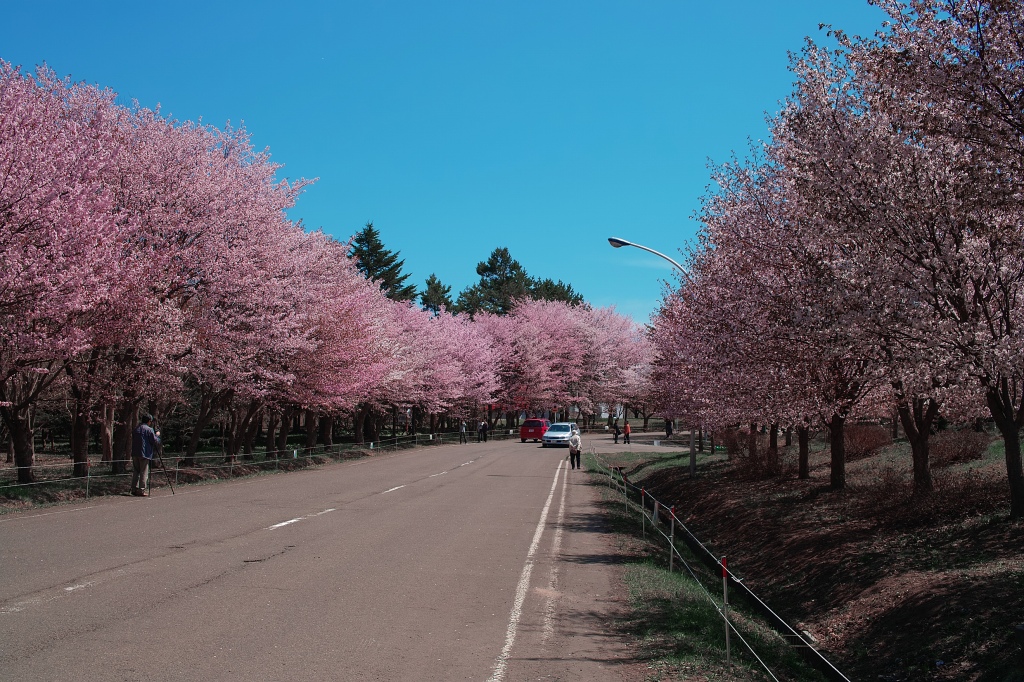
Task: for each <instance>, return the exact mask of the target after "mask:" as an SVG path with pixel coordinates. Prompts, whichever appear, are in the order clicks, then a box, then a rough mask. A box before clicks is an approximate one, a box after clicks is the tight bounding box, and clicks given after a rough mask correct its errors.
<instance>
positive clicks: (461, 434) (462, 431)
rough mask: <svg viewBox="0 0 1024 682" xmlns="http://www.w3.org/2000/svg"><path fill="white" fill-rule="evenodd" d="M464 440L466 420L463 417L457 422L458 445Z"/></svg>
mask: <svg viewBox="0 0 1024 682" xmlns="http://www.w3.org/2000/svg"><path fill="white" fill-rule="evenodd" d="M465 442H466V420H465V419H463V420H462V421H461V422H460V423H459V445H462V444H463V443H465Z"/></svg>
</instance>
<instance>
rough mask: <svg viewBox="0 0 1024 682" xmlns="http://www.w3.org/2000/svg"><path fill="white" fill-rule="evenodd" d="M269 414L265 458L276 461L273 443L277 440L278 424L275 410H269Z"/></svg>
mask: <svg viewBox="0 0 1024 682" xmlns="http://www.w3.org/2000/svg"><path fill="white" fill-rule="evenodd" d="M269 412H270V414H268V415H267V448H266V455H265V456H266V457H267V458H270V457H271V456H273V458H274V459H277V443H275V442H274V441H275V440H276V439H277V423H278V412H277V410H269Z"/></svg>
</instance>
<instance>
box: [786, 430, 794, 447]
mask: <svg viewBox="0 0 1024 682" xmlns="http://www.w3.org/2000/svg"><path fill="white" fill-rule="evenodd" d="M792 444H793V427H792V426H787V427H786V447H787V448H788V447H789V446H790V445H792Z"/></svg>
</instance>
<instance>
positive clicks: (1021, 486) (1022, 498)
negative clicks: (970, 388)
mask: <svg viewBox="0 0 1024 682" xmlns="http://www.w3.org/2000/svg"><path fill="white" fill-rule="evenodd" d="M985 398H986V402H987V403H988V409H989V412H991V413H992V418H993V419H994V420H995V422H996V427H997V428H998V429H999V433H1000V434H1002V436H1003V444H1004V446H1005V451H1006V478H1007V481H1008V483H1009V484H1010V518H1011V519H1024V467H1022V466H1021V453H1020V428H1021V421H1022V420H1024V410H1019V409H1014V407H1015V405H1014V404H1015V403H1016V402H1017V400H1018V392H1017V391H1016V387H1015V390H1014V393H1013V394H1011V393H1010V385H1009V382H1008V381H1007V380H1006V379H1005V378H1003V379H1001V380H1000V381H999V382H997V383H996V384H994V385H990V386H987V387H986V391H985Z"/></svg>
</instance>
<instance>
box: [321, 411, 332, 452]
mask: <svg viewBox="0 0 1024 682" xmlns="http://www.w3.org/2000/svg"><path fill="white" fill-rule="evenodd" d="M320 443H321V444H322V445H323V446H324V447H328V448H329V447H331V446H333V445H334V417H333V416H330V415H326V414H325V415H322V416H321V417H320Z"/></svg>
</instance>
